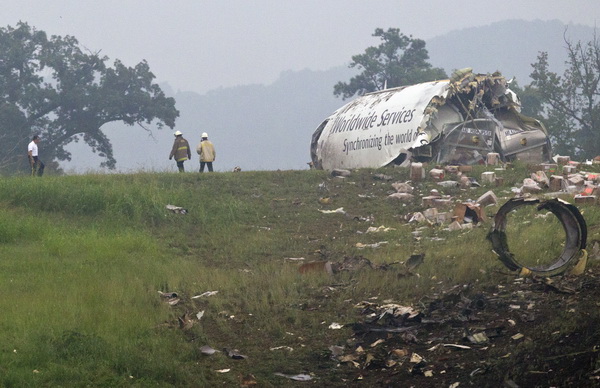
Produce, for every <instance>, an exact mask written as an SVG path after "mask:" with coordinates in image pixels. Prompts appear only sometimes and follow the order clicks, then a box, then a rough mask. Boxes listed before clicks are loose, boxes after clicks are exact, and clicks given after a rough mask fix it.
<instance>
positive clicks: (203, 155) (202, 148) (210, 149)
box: [196, 140, 217, 162]
mask: <svg viewBox="0 0 600 388" xmlns="http://www.w3.org/2000/svg"><path fill="white" fill-rule="evenodd" d="M196 152H198V155H200V161H201V162H214V160H215V157H216V156H217V153H216V152H215V147H214V146H213V143H211V142H210V141H208V140H202V141H201V142H200V144H198V147H196Z"/></svg>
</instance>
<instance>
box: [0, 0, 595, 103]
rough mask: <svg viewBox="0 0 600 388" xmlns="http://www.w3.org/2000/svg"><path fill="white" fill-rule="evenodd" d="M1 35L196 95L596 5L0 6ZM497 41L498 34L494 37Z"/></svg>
mask: <svg viewBox="0 0 600 388" xmlns="http://www.w3.org/2000/svg"><path fill="white" fill-rule="evenodd" d="M0 4H1V11H0V26H2V27H6V26H7V25H10V26H14V25H15V24H16V23H17V22H18V21H19V20H21V21H25V22H27V23H29V24H30V25H31V26H33V27H35V28H37V29H38V30H43V31H46V33H48V34H49V35H73V36H75V37H76V38H77V39H78V40H79V42H80V44H81V45H83V46H85V47H87V48H88V49H89V50H91V51H93V52H97V51H101V53H102V54H103V55H106V56H108V57H109V58H110V59H111V61H112V60H114V59H116V58H118V59H120V60H122V61H123V62H124V63H125V64H126V65H128V66H134V65H135V64H137V63H138V62H139V61H141V60H143V59H145V60H147V61H148V63H149V64H150V69H151V70H152V71H153V73H154V74H155V75H156V77H157V81H158V82H168V83H169V84H170V85H171V86H172V87H173V88H174V89H175V90H182V91H195V92H199V93H204V92H206V91H208V90H211V89H215V88H218V87H229V86H236V85H244V84H256V83H265V84H269V83H271V82H273V81H275V80H276V79H277V77H278V76H279V74H280V73H281V72H282V71H285V70H301V69H305V68H309V69H312V70H325V69H329V68H331V67H334V66H339V65H345V64H347V63H349V61H350V58H351V56H352V55H354V54H358V53H361V52H363V51H364V49H365V48H366V47H368V46H372V45H376V44H378V43H379V41H378V40H377V39H375V38H373V37H372V36H371V35H372V33H373V31H374V30H375V28H377V27H381V28H384V29H387V28H389V27H397V28H400V30H401V31H402V32H403V33H405V34H407V35H409V34H412V35H413V36H414V37H417V38H421V39H428V38H432V37H434V36H437V35H442V34H444V33H447V32H449V31H452V30H456V29H462V28H466V27H473V26H481V25H487V24H490V23H493V22H495V21H500V20H506V19H525V20H535V19H541V20H552V19H559V20H561V21H562V22H564V23H570V22H573V23H578V24H585V25H588V26H592V27H593V26H595V25H596V23H597V22H598V21H599V20H598V18H600V1H599V0H571V1H563V0H504V1H501V2H500V1H493V2H492V1H485V0H462V1H461V0H458V1H446V0H435V1H419V2H417V1H414V0H412V1H399V0H368V1H366V0H256V1H251V0H214V1H213V0H169V1H167V0H162V1H158V0H98V1H86V0H52V1H48V0H18V1H16V0H10V1H8V0H1V1H0ZM498 39H502V32H501V31H498Z"/></svg>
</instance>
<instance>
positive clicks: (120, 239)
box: [0, 166, 600, 387]
mask: <svg viewBox="0 0 600 388" xmlns="http://www.w3.org/2000/svg"><path fill="white" fill-rule="evenodd" d="M520 168H521V167H519V166H517V167H516V169H517V170H512V171H508V172H507V174H509V175H507V180H508V181H513V180H514V181H515V182H517V178H516V177H517V176H519V175H520V176H523V174H524V170H518V169H520ZM480 169H481V171H483V169H484V167H481V168H480ZM381 172H382V171H372V170H362V171H357V172H355V173H354V174H353V175H352V176H351V177H350V178H345V179H340V178H331V177H330V176H328V175H327V174H326V173H325V172H322V171H277V172H244V173H215V174H192V173H188V174H168V173H157V174H151V173H141V174H127V175H86V176H65V177H50V176H49V177H44V178H42V179H33V178H30V177H16V178H8V179H3V180H0V257H2V260H0V293H2V295H4V296H5V297H4V298H1V299H0V311H2V314H1V315H0V329H2V330H1V331H0V386H6V387H12V386H212V385H217V384H218V385H225V386H237V385H239V376H241V375H245V374H249V373H252V374H253V375H255V376H256V378H257V379H258V380H259V381H260V384H261V386H278V385H280V384H281V380H278V379H280V378H278V377H275V378H274V377H273V372H285V373H298V372H302V371H307V370H306V368H307V367H308V366H309V365H311V362H314V361H315V360H319V361H318V362H320V363H322V362H323V359H325V360H326V359H327V356H324V354H326V353H327V348H328V346H330V345H334V344H342V345H343V344H344V341H345V340H346V339H347V338H348V335H349V332H348V330H347V329H344V330H340V331H333V330H330V329H329V328H328V326H329V324H331V323H332V322H339V323H352V322H354V321H356V320H358V319H360V316H359V314H358V313H359V311H357V309H356V308H355V307H354V306H355V305H356V304H357V303H359V302H361V301H363V300H379V301H384V300H388V301H395V302H397V303H403V304H407V305H408V304H415V305H418V304H419V301H420V300H421V299H422V298H423V297H424V296H426V295H429V294H434V293H435V292H437V291H438V290H439V289H440V288H443V287H450V286H454V285H458V284H476V283H479V284H482V285H483V284H490V283H494V282H499V281H502V279H503V278H504V276H505V275H504V273H505V272H506V270H505V269H503V267H502V266H501V265H500V264H499V262H498V260H497V259H496V258H495V256H494V254H493V253H492V252H491V247H490V246H489V243H488V242H487V241H486V239H485V236H486V234H487V231H488V227H489V224H486V225H485V226H482V227H478V228H474V229H472V230H463V231H459V232H449V231H444V230H443V228H442V227H438V226H435V227H425V228H423V227H420V233H419V235H418V236H417V235H414V234H413V233H412V232H413V231H414V230H415V229H416V228H418V227H417V226H413V225H408V224H407V223H406V215H407V214H408V213H410V212H413V211H417V210H422V206H421V203H420V198H419V196H420V195H426V194H427V193H428V192H429V191H430V190H431V189H432V188H439V186H437V185H436V184H435V182H430V181H427V180H426V181H424V182H421V183H417V184H415V191H416V193H417V196H416V199H415V200H414V201H412V202H409V203H404V204H403V203H398V202H393V201H389V200H388V199H387V195H388V194H389V192H391V191H392V188H391V181H387V180H381V179H376V177H375V174H377V173H381ZM383 172H384V173H385V174H387V175H390V176H392V178H393V180H392V181H405V180H407V179H408V173H407V171H406V170H403V169H386V170H383ZM479 172H480V171H479V170H478V171H476V172H474V175H475V176H477V174H478V173H479ZM513 176H514V177H513ZM489 189H494V190H496V191H498V193H500V190H503V191H505V192H510V191H509V187H504V188H492V187H485V186H484V187H480V188H474V189H469V190H465V191H461V190H458V189H451V190H449V191H448V192H446V193H445V194H452V195H454V196H455V197H456V198H476V197H478V196H479V195H481V194H482V193H483V192H485V191H487V190H489ZM450 191H451V192H450ZM499 195H500V196H502V195H509V194H499ZM322 197H328V198H330V203H327V204H322V203H321V202H319V198H322ZM167 204H173V205H176V206H181V207H183V208H185V209H187V210H188V213H187V214H175V213H171V212H169V211H168V210H167V209H166V208H165V206H166V205H167ZM340 207H342V208H344V210H345V211H346V212H347V215H344V214H340V213H333V214H324V213H321V212H319V210H334V209H337V208H340ZM494 209H497V207H496V208H493V207H492V208H489V209H487V211H488V212H490V213H493V212H494ZM583 210H584V214H585V216H586V219H587V220H588V224H589V225H590V231H591V232H590V236H596V237H599V233H600V230H598V228H597V225H598V219H599V218H600V214H599V212H598V210H597V208H594V207H589V208H585V209H583ZM490 215H493V214H490ZM529 218H531V217H530V216H528V215H524V216H523V217H522V218H521V219H529ZM521 219H519V220H521ZM365 220H367V221H365ZM380 225H384V226H386V227H391V228H393V230H390V231H387V232H382V233H366V230H367V228H368V227H369V226H380ZM509 225H510V227H511V228H514V229H511V231H510V233H513V235H512V236H509V238H510V241H511V248H512V247H514V249H515V251H516V252H518V253H519V254H523V255H524V256H527V249H531V247H532V245H531V244H533V243H532V241H535V244H536V245H535V247H536V248H535V249H538V248H539V247H541V246H544V247H549V248H548V249H550V248H552V249H556V248H557V247H556V246H554V245H553V244H554V242H553V241H554V240H555V239H556V236H555V227H554V226H552V225H549V226H548V225H546V224H541V225H535V224H534V225H530V226H528V227H527V229H522V227H521V226H519V225H520V223H519V222H515V224H514V226H513V224H512V220H511V223H510V224H509ZM523 233H527V235H528V236H530V239H527V241H524V239H522V238H520V235H521V234H523ZM383 241H386V242H387V243H386V244H381V245H380V247H379V248H365V249H360V248H359V247H357V245H356V244H357V243H362V244H373V243H378V242H383ZM416 253H423V254H425V260H424V263H423V264H422V265H421V266H420V267H418V268H417V269H415V270H412V271H409V270H407V269H406V268H405V267H404V266H403V265H402V264H401V263H398V262H403V261H405V260H406V259H407V258H408V257H409V256H410V255H411V254H416ZM358 256H361V257H363V258H366V259H368V260H370V261H371V262H372V263H373V264H374V265H375V266H380V265H383V264H391V263H397V264H391V266H390V269H389V270H387V271H385V270H382V269H374V270H361V271H356V272H345V273H341V274H337V275H335V276H334V277H331V276H328V275H327V274H325V273H311V274H300V273H299V272H298V270H297V267H298V265H299V264H298V263H297V262H296V261H292V260H287V259H289V258H300V257H303V258H304V259H305V261H309V260H330V261H334V262H336V261H342V260H344V258H345V257H358ZM542 256H543V255H542ZM158 291H161V292H176V293H177V294H178V298H179V299H180V302H179V304H177V305H174V306H171V305H169V304H167V303H166V300H165V299H164V298H161V297H160V295H159V293H158ZM206 291H218V293H217V294H215V295H213V296H209V297H196V296H197V295H200V294H202V293H204V292H206ZM375 298H376V299H375ZM201 311H203V312H204V315H203V317H202V318H201V319H200V320H198V319H197V318H195V317H196V314H197V313H199V312H201ZM186 316H187V317H192V319H193V320H194V324H193V326H192V327H191V328H186V329H185V330H184V329H181V328H180V321H181V319H183V318H185V317H186ZM206 344H207V345H210V346H212V347H214V348H216V349H219V350H221V349H222V348H225V347H227V348H237V349H239V350H240V352H241V353H244V354H245V355H247V356H248V358H247V359H246V360H244V361H243V362H238V361H233V360H231V359H228V358H227V357H225V356H224V354H223V353H219V354H217V355H215V356H212V357H206V356H204V355H202V354H201V353H200V351H199V349H200V346H202V345H206ZM282 346H284V347H285V348H281V347H282ZM272 348H273V349H278V350H271V349H272ZM290 348H291V349H293V351H290V350H289V349H290ZM281 349H284V350H281ZM286 349H288V350H286ZM223 368H229V369H232V373H226V374H219V373H216V372H215V370H216V369H223Z"/></svg>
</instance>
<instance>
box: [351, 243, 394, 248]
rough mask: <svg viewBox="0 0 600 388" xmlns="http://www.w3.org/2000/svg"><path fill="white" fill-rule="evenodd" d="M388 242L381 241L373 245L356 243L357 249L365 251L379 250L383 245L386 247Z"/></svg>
mask: <svg viewBox="0 0 600 388" xmlns="http://www.w3.org/2000/svg"><path fill="white" fill-rule="evenodd" d="M387 243H388V242H387V241H379V242H376V243H373V244H363V243H356V245H355V247H357V248H358V249H364V248H373V249H375V248H379V247H381V246H382V245H386V244H387Z"/></svg>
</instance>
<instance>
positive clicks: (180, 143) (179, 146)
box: [169, 136, 192, 162]
mask: <svg viewBox="0 0 600 388" xmlns="http://www.w3.org/2000/svg"><path fill="white" fill-rule="evenodd" d="M172 157H175V160H176V161H178V162H181V161H183V160H188V159H191V158H192V152H191V151H190V144H189V143H188V141H187V140H185V139H184V138H183V137H179V136H178V137H177V138H175V142H174V143H173V149H172V150H171V153H170V154H169V159H171V158H172Z"/></svg>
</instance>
